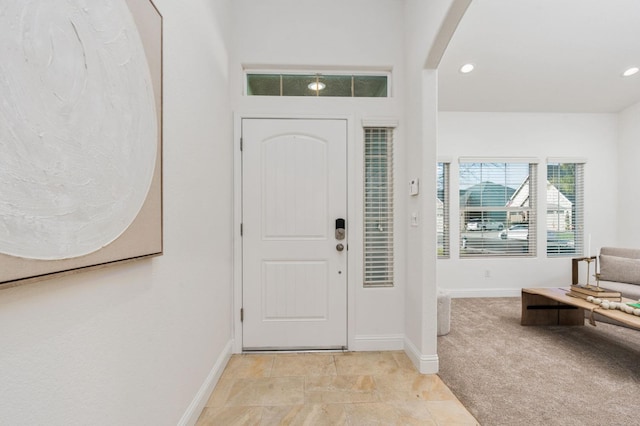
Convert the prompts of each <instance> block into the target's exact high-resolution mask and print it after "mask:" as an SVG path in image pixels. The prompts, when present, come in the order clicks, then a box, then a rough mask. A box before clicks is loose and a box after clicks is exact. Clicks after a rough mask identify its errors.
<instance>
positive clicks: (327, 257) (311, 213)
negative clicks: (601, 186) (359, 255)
mask: <svg viewBox="0 0 640 426" xmlns="http://www.w3.org/2000/svg"><path fill="white" fill-rule="evenodd" d="M242 144H243V151H242V222H243V237H242V243H243V259H242V265H243V266H242V271H243V275H242V301H243V306H242V308H243V322H242V340H243V341H242V346H243V349H245V350H251V349H305V348H306V349H312V348H315V349H322V348H343V347H346V344H347V238H346V236H345V238H344V239H338V238H337V237H336V221H337V220H338V224H340V223H339V220H340V219H343V220H346V218H347V167H346V164H347V124H346V120H296V119H286V120H285V119H243V120H242ZM340 244H341V245H342V247H343V248H341V247H340V246H339V245H340Z"/></svg>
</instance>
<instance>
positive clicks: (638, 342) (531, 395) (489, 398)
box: [438, 298, 640, 426]
mask: <svg viewBox="0 0 640 426" xmlns="http://www.w3.org/2000/svg"><path fill="white" fill-rule="evenodd" d="M451 302H452V305H451V332H450V333H449V334H448V335H446V336H441V337H438V355H439V358H440V373H439V375H440V377H441V378H442V380H443V381H444V382H445V383H446V384H447V386H449V387H450V388H451V390H452V391H453V392H454V394H455V395H456V396H457V397H458V398H459V399H460V401H461V402H462V403H463V404H464V405H465V407H467V409H468V410H469V411H470V412H471V414H473V415H474V416H475V417H476V419H477V420H478V421H479V422H480V424H481V425H483V426H492V425H505V426H506V425H508V426H515V425H528V426H533V425H563V426H566V425H581V426H582V425H626V426H632V425H640V331H635V330H630V329H627V328H623V327H618V326H614V325H610V324H603V323H598V325H597V326H596V327H593V326H591V325H588V324H587V325H585V326H584V327H560V326H553V327H523V326H521V325H520V310H521V304H520V298H490V299H489V298H487V299H453V300H452V301H451Z"/></svg>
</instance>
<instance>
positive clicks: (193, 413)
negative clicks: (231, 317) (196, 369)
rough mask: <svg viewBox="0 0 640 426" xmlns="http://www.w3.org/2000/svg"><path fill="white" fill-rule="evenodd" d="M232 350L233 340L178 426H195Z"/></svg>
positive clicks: (219, 358)
mask: <svg viewBox="0 0 640 426" xmlns="http://www.w3.org/2000/svg"><path fill="white" fill-rule="evenodd" d="M232 348H233V340H230V341H229V342H228V343H227V344H226V346H225V347H224V349H223V350H222V353H221V354H220V356H219V357H218V359H217V360H216V362H215V364H214V365H213V368H212V369H211V371H210V372H209V374H208V375H207V378H206V379H205V381H204V383H203V384H202V386H201V387H200V389H199V390H198V392H197V393H196V395H195V397H194V398H193V400H192V401H191V404H189V407H187V411H185V412H184V414H183V415H182V418H181V419H180V421H179V422H178V425H179V426H193V425H195V424H196V422H197V421H198V417H200V413H202V410H204V407H205V405H206V404H207V401H208V400H209V396H210V395H211V392H213V389H214V388H215V387H216V384H217V383H218V380H220V376H222V372H223V371H224V368H225V367H226V366H227V363H228V362H229V359H231V354H232Z"/></svg>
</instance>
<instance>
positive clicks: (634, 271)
mask: <svg viewBox="0 0 640 426" xmlns="http://www.w3.org/2000/svg"><path fill="white" fill-rule="evenodd" d="M600 280H601V281H617V282H621V283H629V284H640V259H629V258H626V257H618V256H609V255H604V254H601V255H600Z"/></svg>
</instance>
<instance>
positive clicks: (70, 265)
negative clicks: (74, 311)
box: [0, 0, 162, 286]
mask: <svg viewBox="0 0 640 426" xmlns="http://www.w3.org/2000/svg"><path fill="white" fill-rule="evenodd" d="M0 57H2V58H3V60H2V62H0V286H9V285H15V284H18V283H22V282H25V281H27V280H35V279H40V278H43V277H48V276H51V275H53V274H61V273H70V272H74V271H78V270H81V269H84V268H92V267H97V266H104V265H108V264H111V263H114V262H120V261H125V260H132V259H139V258H143V257H149V256H155V255H159V254H161V253H162V17H161V15H160V14H159V12H158V10H157V9H156V8H155V6H154V4H153V3H152V2H151V1H150V0H128V1H125V0H110V1H101V2H85V1H80V0H74V1H70V0H37V1H30V2H23V1H20V0H13V1H9V2H4V3H3V6H2V10H1V11H0Z"/></svg>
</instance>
